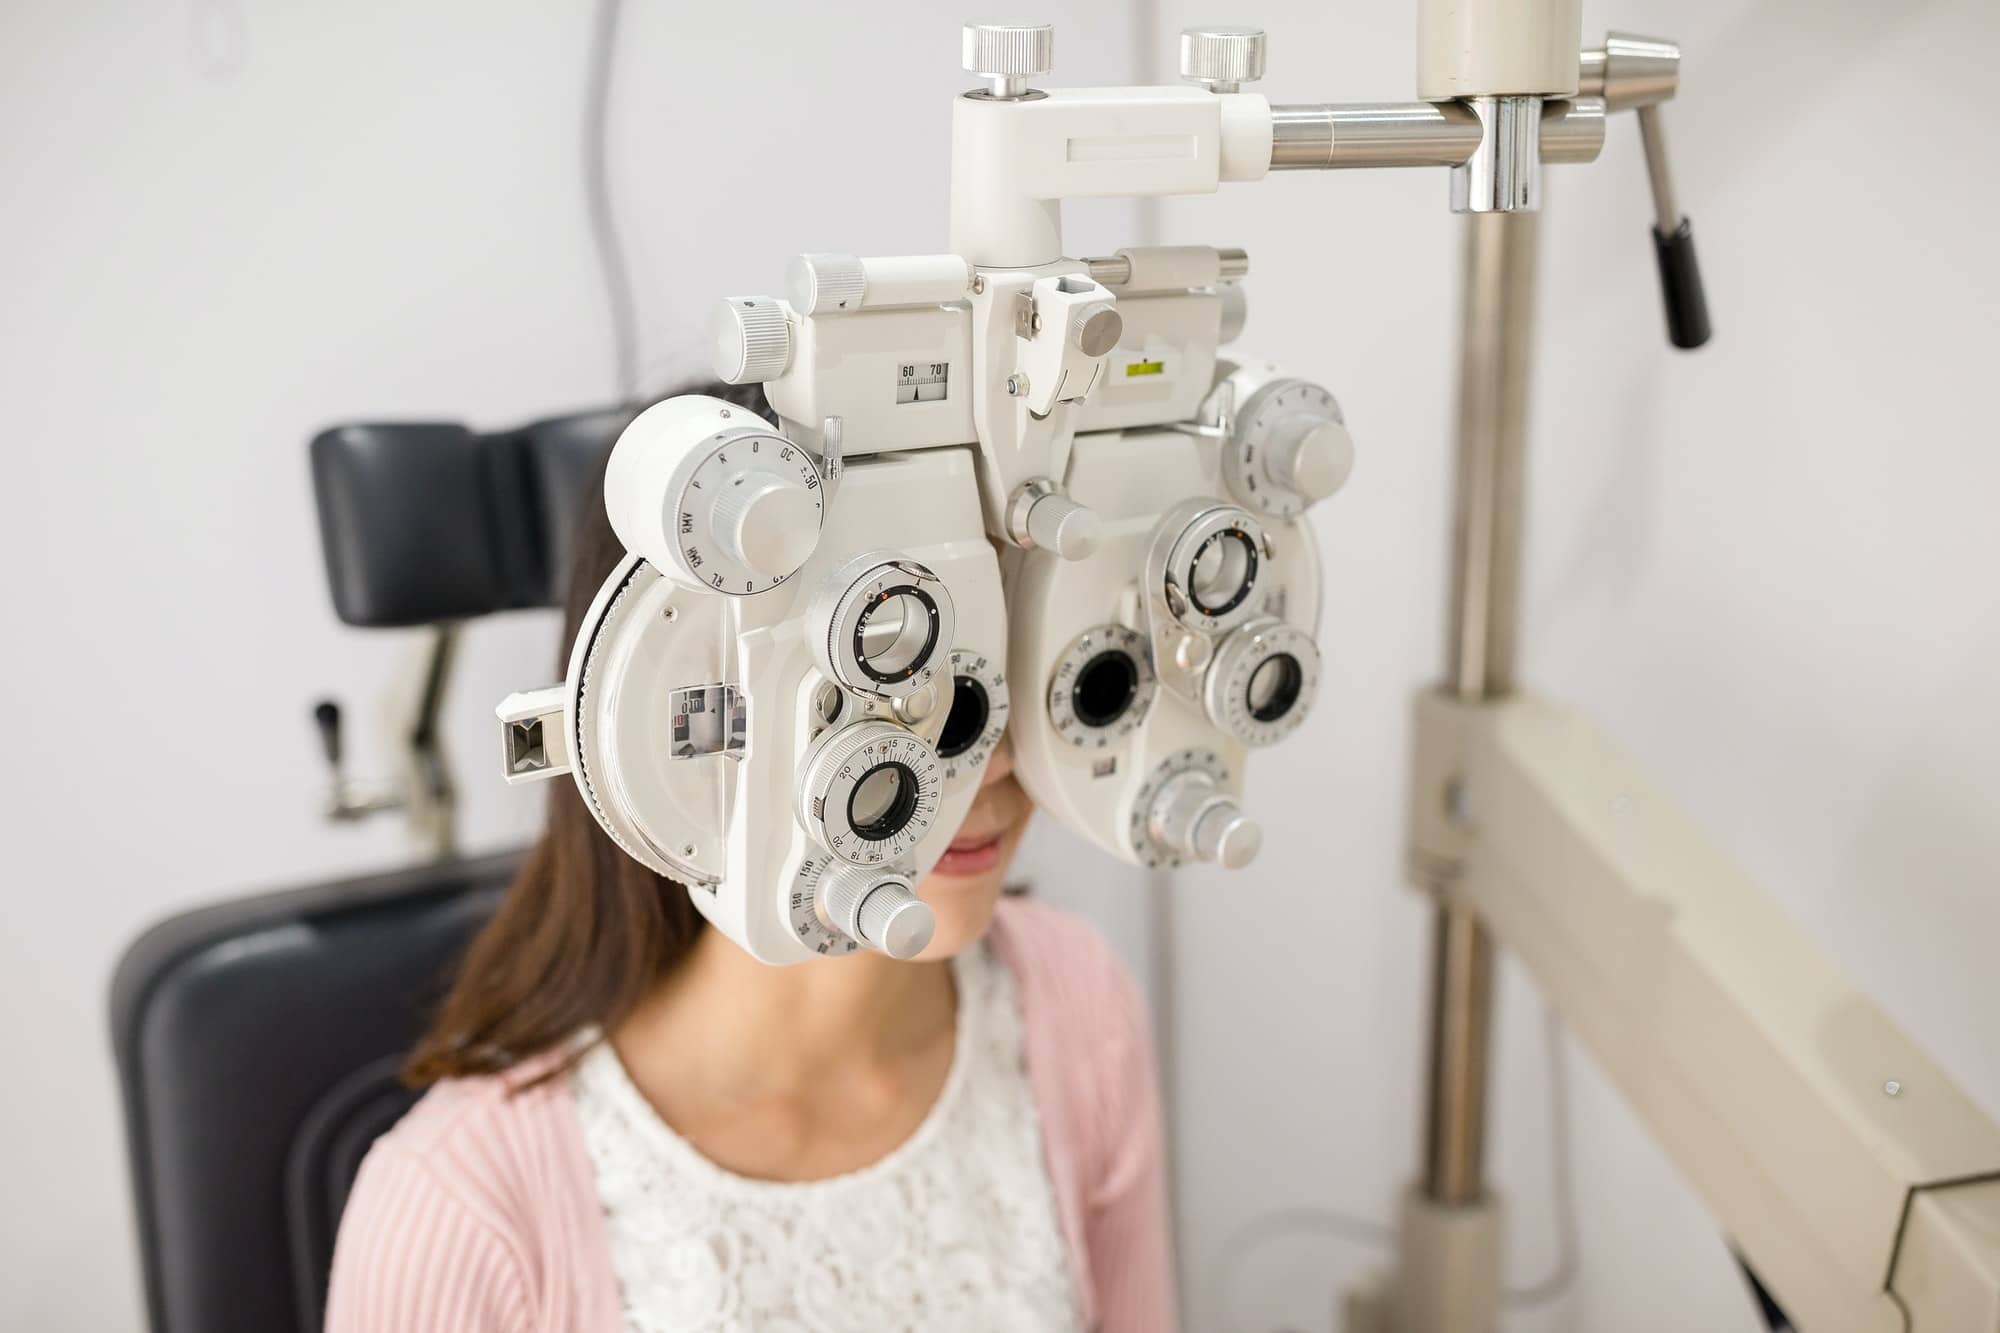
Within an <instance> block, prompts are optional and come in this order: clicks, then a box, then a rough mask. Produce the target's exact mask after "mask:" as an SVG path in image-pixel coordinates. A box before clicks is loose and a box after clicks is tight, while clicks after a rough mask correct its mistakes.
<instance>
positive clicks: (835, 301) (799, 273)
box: [787, 255, 868, 315]
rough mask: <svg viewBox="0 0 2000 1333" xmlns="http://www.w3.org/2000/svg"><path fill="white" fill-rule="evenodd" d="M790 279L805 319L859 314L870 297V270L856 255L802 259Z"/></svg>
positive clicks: (794, 263) (796, 305)
mask: <svg viewBox="0 0 2000 1333" xmlns="http://www.w3.org/2000/svg"><path fill="white" fill-rule="evenodd" d="M787 276H788V277H789V279H790V283H789V285H790V287H791V293H792V308H793V309H794V310H796V311H798V312H799V313H800V314H801V315H818V314H823V313H826V312H829V311H842V310H846V311H854V310H859V309H860V308H861V302H862V299H863V298H864V297H865V296H867V294H868V270H867V269H866V268H865V267H863V266H862V263H861V260H860V259H859V258H857V257H856V256H854V255H800V256H799V257H798V258H797V259H794V260H793V261H792V266H791V270H790V272H789V273H788V275H787Z"/></svg>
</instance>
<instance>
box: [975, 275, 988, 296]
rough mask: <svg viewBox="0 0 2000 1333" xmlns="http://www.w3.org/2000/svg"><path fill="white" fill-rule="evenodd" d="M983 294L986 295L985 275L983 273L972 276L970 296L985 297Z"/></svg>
mask: <svg viewBox="0 0 2000 1333" xmlns="http://www.w3.org/2000/svg"><path fill="white" fill-rule="evenodd" d="M985 293H986V275H985V274H984V273H975V274H973V275H972V294H973V295H974V296H983V295H985Z"/></svg>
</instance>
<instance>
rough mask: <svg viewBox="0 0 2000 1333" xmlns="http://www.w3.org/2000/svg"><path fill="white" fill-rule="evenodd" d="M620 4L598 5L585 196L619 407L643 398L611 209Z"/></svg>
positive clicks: (587, 92) (588, 82)
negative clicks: (613, 86)
mask: <svg viewBox="0 0 2000 1333" xmlns="http://www.w3.org/2000/svg"><path fill="white" fill-rule="evenodd" d="M623 9H624V5H623V2H622V0H598V2H597V9H596V12H595V15H594V16H593V18H592V21H591V32H590V64H589V67H588V70H587V72H586V73H585V76H584V102H583V190H584V205H585V207H586V208H587V209H588V210H589V213H590V235H591V241H592V242H593V244H594V245H595V247H596V250H597V266H598V269H599V271H600V272H601V274H602V275H603V278H604V300H605V307H606V310H607V313H608V315H609V317H610V322H611V347H612V352H613V355H614V357H615V358H616V374H617V384H618V397H619V401H620V402H622V403H625V404H627V405H630V404H633V403H635V402H637V400H638V397H639V327H638V325H639V319H638V311H637V310H636V309H635V308H634V305H633V301H632V279H631V274H630V272H629V270H628V269H627V266H626V262H625V247H624V245H623V243H622V242H621V240H620V239H619V235H618V221H617V219H616V218H615V217H613V216H612V209H611V168H610V162H609V151H608V139H609V134H608V130H609V126H610V120H611V84H612V79H611V72H612V61H613V60H614V59H615V58H616V53H617V45H618V20H619V17H620V15H621V13H622V11H623Z"/></svg>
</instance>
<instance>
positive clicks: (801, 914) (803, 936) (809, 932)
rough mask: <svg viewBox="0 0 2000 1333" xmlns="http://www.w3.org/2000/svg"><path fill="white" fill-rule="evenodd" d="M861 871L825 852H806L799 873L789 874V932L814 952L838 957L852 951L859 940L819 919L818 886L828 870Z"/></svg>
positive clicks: (858, 946) (833, 872)
mask: <svg viewBox="0 0 2000 1333" xmlns="http://www.w3.org/2000/svg"><path fill="white" fill-rule="evenodd" d="M843 872H846V873H861V874H866V873H867V872H866V871H861V872H854V871H852V870H851V868H850V867H846V866H844V865H842V863H841V862H840V860H839V859H838V858H836V857H833V856H829V855H826V854H824V853H821V854H818V855H808V856H807V857H806V858H805V860H804V861H802V862H800V863H799V873H798V874H797V875H795V876H794V877H793V878H792V887H791V889H790V890H789V891H787V893H786V895H785V906H786V909H787V911H788V912H789V914H790V916H791V922H792V933H793V934H794V935H797V936H798V937H799V943H801V944H803V945H805V946H806V948H808V949H810V950H812V951H813V952H814V953H817V954H825V955H827V956H829V957H836V958H837V957H839V956H841V955H843V954H850V953H853V952H854V951H855V950H856V949H859V948H860V947H861V941H859V940H857V939H855V938H853V937H852V936H850V935H843V934H841V933H840V931H838V930H836V929H834V928H833V927H831V926H829V925H827V923H826V922H824V921H822V920H820V916H819V889H820V884H821V882H822V881H824V880H825V879H826V878H827V876H828V875H829V874H835V875H838V874H841V873H843Z"/></svg>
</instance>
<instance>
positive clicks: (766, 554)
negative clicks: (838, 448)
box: [709, 472, 820, 578]
mask: <svg viewBox="0 0 2000 1333" xmlns="http://www.w3.org/2000/svg"><path fill="white" fill-rule="evenodd" d="M819 520H820V504H819V501H818V499H817V498H815V495H814V492H812V491H810V490H808V489H807V488H806V487H805V486H803V485H800V484H798V483H796V482H792V481H789V480H788V479H786V478H784V477H780V476H774V475H772V474H771V473H767V472H748V473H744V474H743V475H742V476H739V477H737V478H735V479H734V481H733V482H732V483H731V484H730V485H727V486H724V487H723V488H722V492H721V494H719V495H717V496H716V498H715V508H714V510H713V511H712V517H711V518H710V520H709V523H710V528H711V530H712V531H713V532H714V533H715V539H716V541H717V542H719V543H721V545H722V549H723V554H725V555H727V556H729V557H730V558H731V559H733V560H735V561H737V562H739V563H740V564H742V565H743V567H744V568H746V569H748V570H750V571H751V572H752V573H754V574H758V575H760V576H762V577H764V578H779V577H781V576H783V575H787V574H790V573H792V572H793V571H794V570H796V569H798V567H799V566H801V565H803V564H805V562H806V561H807V560H808V559H810V558H811V557H812V553H813V548H814V547H816V546H818V545H819Z"/></svg>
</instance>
